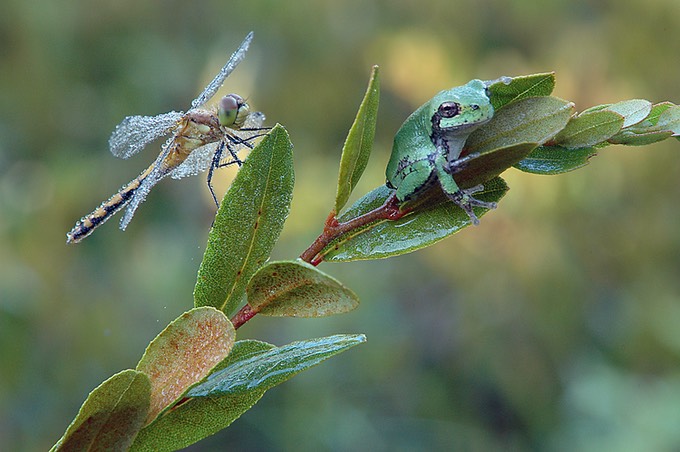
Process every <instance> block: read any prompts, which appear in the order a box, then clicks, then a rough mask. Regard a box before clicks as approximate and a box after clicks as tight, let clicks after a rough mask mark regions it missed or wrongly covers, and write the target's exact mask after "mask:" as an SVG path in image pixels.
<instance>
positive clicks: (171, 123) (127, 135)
mask: <svg viewBox="0 0 680 452" xmlns="http://www.w3.org/2000/svg"><path fill="white" fill-rule="evenodd" d="M182 116H183V113H182V112H177V111H170V112H167V113H163V114H160V115H156V116H127V117H126V118H125V119H123V120H122V121H121V122H120V124H118V125H117V126H116V128H115V129H114V130H113V132H112V133H111V137H110V138H109V149H110V150H111V153H112V154H113V155H115V156H116V157H120V158H124V159H126V158H129V157H131V156H133V155H135V154H136V153H138V152H139V151H141V150H142V149H144V148H145V147H146V145H147V144H149V143H151V142H152V141H154V140H156V139H158V138H160V137H162V136H164V135H167V134H168V133H169V132H170V131H171V130H172V129H173V128H174V127H175V126H176V125H177V122H178V121H179V120H180V119H181V118H182Z"/></svg>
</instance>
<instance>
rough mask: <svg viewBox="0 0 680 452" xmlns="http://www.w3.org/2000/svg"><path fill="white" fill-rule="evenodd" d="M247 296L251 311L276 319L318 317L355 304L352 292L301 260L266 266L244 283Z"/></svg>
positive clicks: (341, 310)
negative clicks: (246, 284)
mask: <svg viewBox="0 0 680 452" xmlns="http://www.w3.org/2000/svg"><path fill="white" fill-rule="evenodd" d="M247 294H248V304H249V305H250V307H251V308H252V309H253V311H255V312H258V313H260V314H263V315H269V316H279V317H322V316H327V315H333V314H342V313H344V312H348V311H351V310H352V309H354V308H356V307H357V306H358V305H359V298H358V297H357V296H356V295H355V294H354V292H352V291H351V290H350V289H348V288H347V287H345V286H343V285H342V284H341V283H340V282H339V281H338V280H336V279H335V278H332V277H330V276H328V275H327V274H325V273H323V272H322V271H321V270H319V269H317V268H316V267H314V266H313V265H310V264H308V263H306V262H302V261H287V262H271V263H268V264H266V265H265V266H264V267H262V268H261V269H260V270H258V272H257V273H255V275H254V276H253V278H252V279H251V280H250V282H249V283H248V289H247Z"/></svg>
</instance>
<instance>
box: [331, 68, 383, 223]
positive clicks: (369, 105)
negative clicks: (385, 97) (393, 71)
mask: <svg viewBox="0 0 680 452" xmlns="http://www.w3.org/2000/svg"><path fill="white" fill-rule="evenodd" d="M379 100H380V79H379V77H378V66H373V70H372V71H371V79H370V80H369V82H368V88H367V89H366V94H365V95H364V99H363V100H362V101H361V105H360V106H359V111H358V112H357V116H356V118H355V119H354V123H353V124H352V127H351V128H350V129H349V133H348V134H347V140H345V145H344V146H343V148H342V157H341V158H340V172H339V174H338V191H337V193H336V195H335V211H336V212H340V209H342V208H343V207H344V206H345V204H346V203H347V200H348V199H349V195H350V194H351V193H352V190H354V187H355V186H356V184H357V182H359V178H360V177H361V175H362V174H363V172H364V170H365V169H366V165H367V164H368V158H369V157H370V155H371V149H372V147H373V137H374V136H375V123H376V121H377V118H378V103H379Z"/></svg>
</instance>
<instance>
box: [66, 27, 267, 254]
mask: <svg viewBox="0 0 680 452" xmlns="http://www.w3.org/2000/svg"><path fill="white" fill-rule="evenodd" d="M252 39H253V32H250V33H248V35H247V36H246V38H245V39H244V40H243V42H242V43H241V45H240V46H239V48H238V49H237V50H236V51H235V52H234V53H233V54H232V55H231V57H230V58H229V60H228V61H227V63H226V64H225V65H224V66H223V67H222V69H221V70H220V71H219V73H218V74H217V75H216V76H215V78H214V79H213V80H212V81H211V82H210V83H209V84H208V86H206V87H205V89H204V90H203V92H201V94H200V95H199V96H198V97H197V98H196V99H194V100H193V101H192V102H191V108H190V109H189V110H188V111H187V112H181V111H179V112H178V111H170V112H168V113H163V114H159V115H156V116H128V117H126V118H125V119H123V121H122V122H121V123H120V124H118V126H116V128H115V129H114V131H113V133H112V134H111V137H110V138H109V148H110V150H111V153H112V154H113V155H114V156H116V157H120V158H123V159H127V158H129V157H131V156H133V155H135V154H137V153H138V152H140V151H141V150H142V149H144V148H145V147H146V146H147V145H148V144H149V143H151V142H152V141H154V140H156V139H158V138H161V137H163V136H165V135H168V134H170V133H172V135H171V136H170V137H169V138H168V139H167V141H166V142H165V144H163V145H162V146H161V152H160V154H159V155H158V157H157V158H156V160H155V161H154V162H153V163H152V164H151V165H149V167H148V168H146V169H145V170H144V171H142V173H141V174H140V175H139V176H137V177H136V178H134V179H133V180H132V181H130V182H129V183H128V184H126V185H124V186H123V187H122V188H121V189H120V190H119V191H118V192H117V193H116V194H114V195H113V196H111V197H110V198H109V199H107V200H106V201H104V202H103V203H102V204H101V205H100V206H99V207H97V208H96V209H95V210H94V211H92V212H91V213H90V214H88V215H85V216H84V217H82V218H81V219H80V220H78V222H77V223H76V224H75V226H74V227H73V229H71V231H69V232H68V233H67V234H66V243H78V242H80V241H81V240H83V239H84V238H85V237H87V236H89V235H90V234H92V232H94V230H95V229H96V228H98V227H99V226H101V225H102V224H104V223H105V222H106V221H107V220H109V218H111V217H113V215H115V214H116V213H117V212H118V211H119V210H121V209H122V208H123V207H126V206H127V208H126V210H125V213H124V214H123V217H122V218H121V220H120V229H121V230H125V228H127V226H128V224H129V223H130V221H131V220H132V217H133V216H134V214H135V211H136V210H137V208H138V207H139V205H140V204H141V203H142V202H144V200H145V199H146V197H147V195H148V194H149V192H150V191H151V189H152V188H153V187H154V186H155V185H156V184H157V183H158V182H159V181H160V180H161V179H163V178H165V177H167V176H170V177H172V178H174V179H180V178H183V177H187V176H193V175H196V174H199V173H202V172H204V171H206V170H208V188H209V189H210V193H211V195H212V197H213V200H214V201H215V204H217V205H219V203H218V201H217V197H216V196H215V192H214V190H213V187H212V183H211V181H212V176H213V171H214V170H215V169H217V168H221V167H224V166H228V165H232V164H237V165H238V166H241V164H242V161H241V160H240V159H239V157H238V152H239V151H240V150H242V149H245V148H251V149H252V147H253V144H252V143H253V141H254V140H255V139H256V138H258V137H261V136H263V135H264V134H265V133H266V131H267V130H269V129H267V128H264V127H262V124H263V123H264V120H265V117H264V114H263V113H261V112H251V111H250V107H249V105H248V103H247V102H246V101H245V100H244V99H243V98H242V97H241V96H239V95H238V94H228V95H226V96H224V97H222V98H221V99H220V100H219V102H218V103H217V105H216V106H215V107H213V108H208V109H206V108H204V106H205V104H206V103H207V102H208V101H209V100H210V99H212V97H213V96H214V95H215V94H216V93H217V91H218V90H219V89H220V88H221V87H222V84H223V83H224V81H225V80H226V78H227V77H228V76H229V74H231V73H232V72H233V71H234V69H235V68H236V66H238V64H239V63H240V62H241V61H242V60H243V59H244V57H245V54H246V52H247V51H248V47H249V46H250V42H251V41H252ZM225 151H226V152H225Z"/></svg>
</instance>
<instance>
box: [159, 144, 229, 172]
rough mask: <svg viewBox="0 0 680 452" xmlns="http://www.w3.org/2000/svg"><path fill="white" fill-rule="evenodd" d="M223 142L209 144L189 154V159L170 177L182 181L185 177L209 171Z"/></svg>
mask: <svg viewBox="0 0 680 452" xmlns="http://www.w3.org/2000/svg"><path fill="white" fill-rule="evenodd" d="M220 143H221V141H217V142H215V143H208V144H206V145H203V146H201V147H199V148H196V149H194V151H193V152H192V153H191V154H189V157H187V159H186V160H185V161H184V162H182V164H181V165H179V166H178V167H177V168H175V169H174V170H172V171H170V177H172V178H173V179H181V178H183V177H189V176H195V175H196V174H200V173H202V172H204V171H207V169H208V168H210V165H211V164H212V160H213V156H214V155H215V152H216V151H217V147H218V146H219V145H220Z"/></svg>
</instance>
